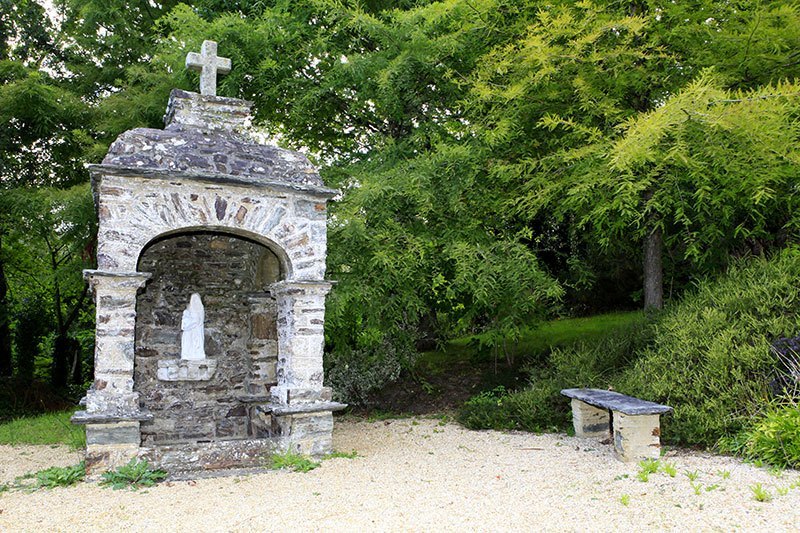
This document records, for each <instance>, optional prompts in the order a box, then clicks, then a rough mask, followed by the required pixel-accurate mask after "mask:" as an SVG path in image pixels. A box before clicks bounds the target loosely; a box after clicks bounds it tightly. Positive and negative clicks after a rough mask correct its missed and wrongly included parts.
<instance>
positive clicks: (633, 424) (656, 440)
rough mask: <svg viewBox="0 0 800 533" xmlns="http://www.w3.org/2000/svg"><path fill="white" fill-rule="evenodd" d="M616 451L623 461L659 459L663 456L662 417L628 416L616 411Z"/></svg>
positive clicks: (614, 416)
mask: <svg viewBox="0 0 800 533" xmlns="http://www.w3.org/2000/svg"><path fill="white" fill-rule="evenodd" d="M613 418H614V451H615V452H616V453H617V457H619V458H620V459H621V460H622V461H625V462H634V461H640V460H642V459H658V458H659V456H660V455H661V438H660V437H661V422H660V415H657V414H655V415H626V414H625V413H620V412H618V411H614V415H613Z"/></svg>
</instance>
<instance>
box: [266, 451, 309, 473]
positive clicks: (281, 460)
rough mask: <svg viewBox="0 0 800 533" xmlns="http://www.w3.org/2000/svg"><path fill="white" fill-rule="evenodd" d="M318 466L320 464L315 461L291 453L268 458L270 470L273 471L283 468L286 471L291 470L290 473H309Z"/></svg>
mask: <svg viewBox="0 0 800 533" xmlns="http://www.w3.org/2000/svg"><path fill="white" fill-rule="evenodd" d="M319 465H320V463H318V462H317V461H314V460H312V459H310V458H309V457H306V456H305V455H300V454H299V453H294V452H292V451H286V452H284V453H276V454H273V455H272V457H270V468H272V469H273V470H281V469H283V468H285V469H287V470H291V471H292V472H310V471H311V470H314V469H315V468H317V467H318V466H319Z"/></svg>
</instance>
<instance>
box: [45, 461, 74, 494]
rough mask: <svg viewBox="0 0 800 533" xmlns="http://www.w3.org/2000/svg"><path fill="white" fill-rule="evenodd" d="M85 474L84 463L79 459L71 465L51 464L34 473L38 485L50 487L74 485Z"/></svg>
mask: <svg viewBox="0 0 800 533" xmlns="http://www.w3.org/2000/svg"><path fill="white" fill-rule="evenodd" d="M85 476H86V464H85V463H84V462H83V461H81V462H80V463H78V464H75V465H72V466H64V467H58V466H53V467H51V468H48V469H46V470H41V471H39V472H37V473H36V483H37V486H38V487H42V488H46V489H52V488H55V487H68V486H70V485H74V484H75V483H78V482H80V481H83V478H84V477H85Z"/></svg>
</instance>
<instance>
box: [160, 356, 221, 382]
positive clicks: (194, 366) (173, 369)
mask: <svg viewBox="0 0 800 533" xmlns="http://www.w3.org/2000/svg"><path fill="white" fill-rule="evenodd" d="M216 371H217V360H216V359H196V360H192V359H159V361H158V371H157V373H156V375H157V377H158V379H160V380H161V381H208V380H209V379H211V378H212V377H213V376H214V372H216Z"/></svg>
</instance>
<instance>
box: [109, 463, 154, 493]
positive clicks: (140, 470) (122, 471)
mask: <svg viewBox="0 0 800 533" xmlns="http://www.w3.org/2000/svg"><path fill="white" fill-rule="evenodd" d="M166 477H167V473H166V472H164V471H163V470H154V469H152V468H150V464H149V463H148V462H147V461H145V460H142V461H138V460H137V459H136V458H135V457H134V458H133V459H131V460H130V461H129V462H128V464H126V465H123V466H120V467H119V468H117V469H116V470H109V471H108V472H104V473H103V479H102V480H101V481H100V485H103V486H111V488H113V489H114V490H118V489H125V488H129V489H133V490H138V489H140V488H142V487H152V486H153V485H155V484H156V483H158V482H159V481H163V480H164V479H165V478H166Z"/></svg>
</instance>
